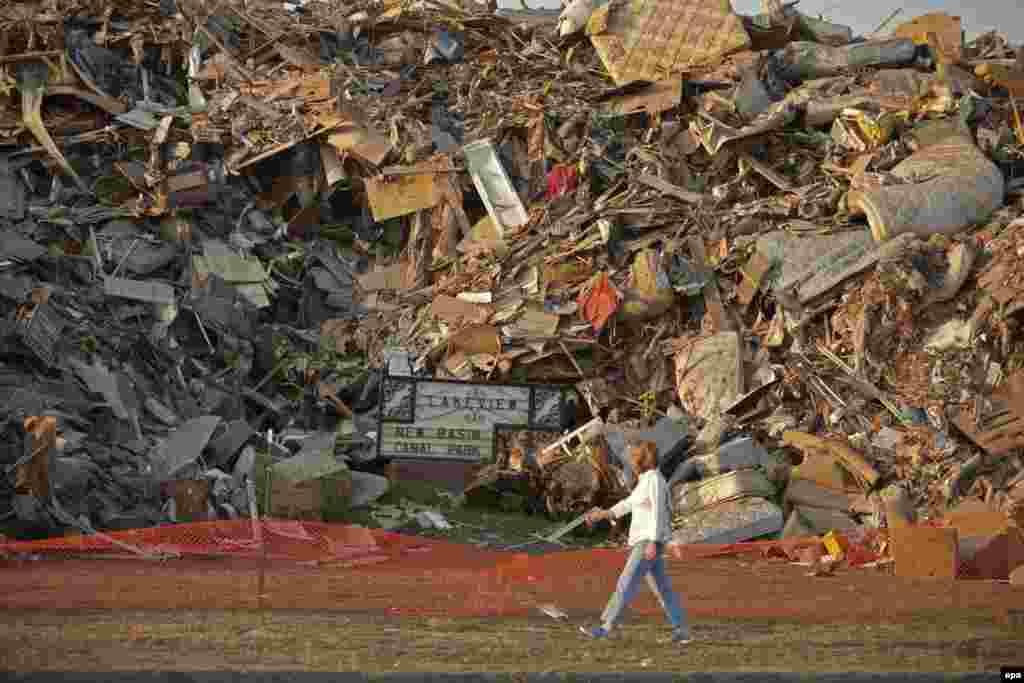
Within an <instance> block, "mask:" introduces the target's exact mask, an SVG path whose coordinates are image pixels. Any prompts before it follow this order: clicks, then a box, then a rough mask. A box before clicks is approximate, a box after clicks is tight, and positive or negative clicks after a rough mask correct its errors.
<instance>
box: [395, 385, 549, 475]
mask: <svg viewBox="0 0 1024 683" xmlns="http://www.w3.org/2000/svg"><path fill="white" fill-rule="evenodd" d="M381 396H382V400H381V403H380V408H379V413H378V430H377V433H378V434H379V438H378V442H377V443H378V450H377V454H378V457H380V458H390V459H396V460H435V461H436V460H459V461H464V462H472V463H489V462H494V460H495V456H496V443H497V432H498V431H499V430H505V429H511V430H516V429H521V430H532V431H559V430H560V429H561V428H562V424H563V418H564V415H565V411H566V399H565V389H564V388H563V387H557V386H540V385H525V384H480V383H474V382H454V381H443V380H430V379H418V378H413V377H395V376H388V377H386V378H385V379H384V382H383V385H382V387H381Z"/></svg>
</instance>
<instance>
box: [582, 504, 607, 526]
mask: <svg viewBox="0 0 1024 683" xmlns="http://www.w3.org/2000/svg"><path fill="white" fill-rule="evenodd" d="M607 518H608V512H607V511H605V510H602V509H601V508H597V507H596V508H594V509H592V510H591V511H590V512H588V513H587V516H586V517H585V520H586V522H587V525H588V526H589V525H592V524H593V523H594V522H597V521H600V520H602V519H607Z"/></svg>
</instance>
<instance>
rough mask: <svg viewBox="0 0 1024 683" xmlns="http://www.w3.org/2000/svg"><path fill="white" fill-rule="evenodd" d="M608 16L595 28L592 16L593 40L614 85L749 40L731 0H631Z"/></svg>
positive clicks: (699, 60) (672, 69) (702, 60)
mask: <svg viewBox="0 0 1024 683" xmlns="http://www.w3.org/2000/svg"><path fill="white" fill-rule="evenodd" d="M595 14H596V13H595ZM602 19H603V20H604V17H602ZM606 21H607V25H606V29H605V31H604V32H602V33H598V31H599V30H600V29H599V27H597V26H595V21H594V19H593V17H592V19H591V25H590V27H589V28H590V31H591V32H592V33H593V34H594V35H592V36H591V42H592V43H593V44H594V47H595V48H596V49H597V52H598V55H599V56H600V57H601V61H602V62H604V64H605V66H606V67H607V69H608V72H609V73H610V74H611V76H612V79H614V81H615V83H616V85H624V84H625V83H629V82H630V81H641V80H646V81H658V80H662V79H664V78H666V77H667V76H669V75H670V74H673V73H679V72H682V71H685V70H687V69H689V68H691V67H693V66H697V65H702V64H708V63H710V62H712V61H714V60H716V59H720V58H721V57H724V56H725V55H728V54H731V53H733V52H736V51H738V50H742V49H744V48H746V47H749V46H750V36H749V35H748V34H747V31H746V29H745V28H744V27H743V20H742V19H741V18H740V17H739V16H738V15H736V13H734V12H733V11H732V6H731V4H730V3H729V0H633V2H631V3H630V4H629V6H623V7H616V8H613V9H611V10H610V11H609V12H608V13H607V18H606Z"/></svg>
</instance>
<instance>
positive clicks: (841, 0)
mask: <svg viewBox="0 0 1024 683" xmlns="http://www.w3.org/2000/svg"><path fill="white" fill-rule="evenodd" d="M526 4H527V5H528V6H530V7H537V8H540V7H545V8H558V7H559V6H560V5H561V3H560V2H559V0H526ZM500 5H501V6H502V7H509V8H516V7H518V6H519V1H518V0H500ZM973 5H974V6H973V7H964V6H962V4H961V3H959V2H952V0H916V1H915V2H895V1H894V0H801V1H800V4H799V5H797V7H796V8H797V9H798V10H800V11H801V12H803V13H804V14H807V15H809V16H812V17H817V16H818V15H819V14H821V15H823V18H824V19H827V20H828V21H832V22H835V23H837V24H845V25H846V26H849V27H850V28H852V29H853V33H854V35H860V34H864V33H868V32H871V31H874V30H875V28H877V27H878V25H879V24H881V23H882V22H883V21H884V20H885V18H886V17H887V16H889V14H891V13H892V12H893V10H895V9H896V8H897V7H902V8H903V11H902V12H901V13H900V14H899V15H897V17H896V18H895V19H893V21H892V22H891V23H890V24H889V25H888V27H887V28H889V29H892V28H894V27H896V26H898V25H899V24H900V22H901V21H909V20H910V19H913V18H914V17H916V16H920V15H922V14H927V13H929V12H947V13H949V14H952V15H953V16H959V17H960V21H961V24H962V25H963V27H964V30H965V31H966V32H967V38H968V40H970V39H971V38H972V37H973V36H975V35H977V34H979V33H984V32H985V31H989V30H992V29H997V30H999V31H1001V32H1002V33H1004V34H1005V35H1006V36H1007V37H1008V38H1009V39H1010V42H1011V43H1013V44H1014V45H1018V44H1020V43H1022V42H1024V2H1020V0H982V1H981V2H974V3H973ZM732 6H733V10H735V11H736V12H738V13H739V14H756V13H757V12H758V11H759V6H760V2H759V0H732Z"/></svg>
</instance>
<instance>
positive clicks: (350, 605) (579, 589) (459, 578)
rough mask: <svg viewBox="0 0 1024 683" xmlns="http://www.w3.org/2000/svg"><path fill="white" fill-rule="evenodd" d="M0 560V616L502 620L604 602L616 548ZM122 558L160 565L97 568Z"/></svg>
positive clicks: (711, 553) (255, 548)
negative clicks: (29, 612)
mask: <svg viewBox="0 0 1024 683" xmlns="http://www.w3.org/2000/svg"><path fill="white" fill-rule="evenodd" d="M820 545H821V539H818V538H803V539H788V540H786V541H763V542H753V543H737V544H731V545H689V546H681V547H680V550H681V558H680V559H676V558H675V557H672V556H669V559H668V561H669V563H670V564H669V566H670V571H671V567H673V566H676V567H678V566H679V565H681V564H685V563H687V562H691V561H696V560H701V559H704V558H712V557H722V556H728V555H740V554H755V555H761V556H773V555H774V556H777V557H780V558H784V557H786V556H787V555H786V553H785V552H784V550H783V549H788V550H789V551H790V552H792V551H793V550H794V549H795V548H805V547H811V546H820ZM3 555H6V556H7V557H8V558H12V559H15V560H16V561H14V562H5V563H0V607H4V608H12V607H13V608H20V607H26V608H35V607H74V608H118V609H131V608H136V609H144V608H180V609H189V608H207V607H208V608H219V609H236V608H263V607H277V608H280V607H283V608H303V609H359V610H362V609H365V610H370V611H384V612H389V613H395V614H397V613H401V614H425V615H434V614H446V615H462V616H491V615H504V616H508V615H517V614H525V613H529V612H531V611H535V610H536V607H537V605H539V604H543V603H545V602H551V603H559V604H573V603H575V604H577V605H578V606H582V605H590V604H591V603H594V601H600V600H603V599H605V598H606V597H607V592H608V591H609V590H610V589H611V588H612V587H613V586H614V582H615V579H616V577H617V575H618V573H619V572H620V571H621V569H622V565H623V562H624V560H625V549H623V548H615V549H588V550H568V549H567V550H559V551H554V552H546V553H539V554H531V553H524V552H517V551H503V550H496V549H485V548H480V547H477V546H475V545H472V544H465V543H454V542H450V541H446V540H443V539H436V538H423V537H417V536H411V535H402V534H397V533H391V532H388V531H384V530H377V529H366V528H363V527H356V526H347V525H342V524H324V523H319V522H307V521H289V520H273V519H262V520H259V521H258V522H252V521H249V520H232V521H214V522H198V523H189V524H176V525H166V526H158V527H152V528H146V529H138V530H132V531H120V532H112V533H109V534H95V535H75V536H67V537H60V538H50V539H45V540H39V541H7V542H0V556H3ZM135 556H138V557H145V558H161V559H165V560H166V561H160V562H130V563H125V562H119V561H108V560H106V559H105V558H126V557H127V558H131V557H135ZM26 558H32V559H36V558H41V559H43V560H48V559H61V558H63V559H64V560H65V561H57V562H54V561H38V562H35V561H25V560H26ZM83 558H85V559H83ZM90 558H104V559H103V560H101V561H99V562H97V561H94V560H93V559H90ZM211 560H212V561H211Z"/></svg>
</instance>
